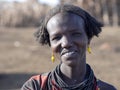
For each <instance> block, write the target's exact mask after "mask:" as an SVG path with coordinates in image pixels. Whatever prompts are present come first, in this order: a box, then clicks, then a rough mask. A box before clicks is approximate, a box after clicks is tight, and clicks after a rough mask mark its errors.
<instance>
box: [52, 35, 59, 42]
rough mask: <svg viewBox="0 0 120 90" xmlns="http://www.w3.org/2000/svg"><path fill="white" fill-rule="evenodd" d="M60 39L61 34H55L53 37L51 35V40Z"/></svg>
mask: <svg viewBox="0 0 120 90" xmlns="http://www.w3.org/2000/svg"><path fill="white" fill-rule="evenodd" d="M60 39H61V36H60V35H56V36H54V37H52V39H51V40H52V41H58V40H60Z"/></svg>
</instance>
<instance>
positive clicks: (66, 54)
mask: <svg viewBox="0 0 120 90" xmlns="http://www.w3.org/2000/svg"><path fill="white" fill-rule="evenodd" d="M76 54H77V52H76V51H68V52H64V53H62V55H63V56H65V57H72V56H75V55H76Z"/></svg>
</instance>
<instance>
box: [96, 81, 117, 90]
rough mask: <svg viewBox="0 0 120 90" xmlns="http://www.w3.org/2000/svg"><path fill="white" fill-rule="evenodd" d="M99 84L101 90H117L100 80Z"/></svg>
mask: <svg viewBox="0 0 120 90" xmlns="http://www.w3.org/2000/svg"><path fill="white" fill-rule="evenodd" d="M97 83H98V87H99V88H100V90H117V89H116V88H115V87H114V86H113V85H111V84H108V83H106V82H104V81H101V80H98V82H97Z"/></svg>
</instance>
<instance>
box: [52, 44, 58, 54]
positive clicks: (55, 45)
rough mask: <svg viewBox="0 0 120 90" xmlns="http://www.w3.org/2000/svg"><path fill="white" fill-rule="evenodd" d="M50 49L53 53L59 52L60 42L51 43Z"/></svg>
mask: <svg viewBox="0 0 120 90" xmlns="http://www.w3.org/2000/svg"><path fill="white" fill-rule="evenodd" d="M51 49H52V51H53V52H54V53H59V52H60V44H56V43H55V44H54V43H51Z"/></svg>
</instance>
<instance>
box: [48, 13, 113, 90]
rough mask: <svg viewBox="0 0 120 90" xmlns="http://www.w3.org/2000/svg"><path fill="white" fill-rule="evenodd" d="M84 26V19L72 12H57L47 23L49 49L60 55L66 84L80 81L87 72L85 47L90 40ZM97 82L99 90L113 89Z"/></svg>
mask: <svg viewBox="0 0 120 90" xmlns="http://www.w3.org/2000/svg"><path fill="white" fill-rule="evenodd" d="M84 26H85V24H84V20H83V19H82V18H81V17H80V16H78V15H75V14H72V13H58V14H56V15H55V16H53V17H52V18H51V19H50V20H49V21H48V23H47V30H48V33H49V37H50V44H51V49H52V51H53V53H54V54H57V55H59V57H60V60H61V62H62V63H61V66H60V70H61V72H62V78H63V80H64V81H65V82H66V83H67V84H68V85H73V84H78V83H80V82H82V81H83V80H84V79H85V75H86V73H87V69H86V47H87V46H88V43H90V40H88V37H87V35H86V33H85V27H84ZM98 84H99V87H100V88H101V89H100V90H115V89H114V88H112V86H110V85H108V84H106V83H104V82H102V81H99V83H98ZM103 86H104V87H103Z"/></svg>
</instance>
